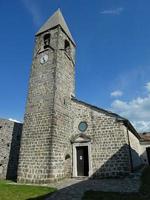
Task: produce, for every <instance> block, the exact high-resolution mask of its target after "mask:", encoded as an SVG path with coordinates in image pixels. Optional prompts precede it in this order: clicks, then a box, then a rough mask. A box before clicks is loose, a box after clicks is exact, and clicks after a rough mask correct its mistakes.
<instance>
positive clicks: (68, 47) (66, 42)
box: [64, 40, 70, 54]
mask: <svg viewBox="0 0 150 200" xmlns="http://www.w3.org/2000/svg"><path fill="white" fill-rule="evenodd" d="M64 49H65V51H66V52H67V53H68V54H70V43H69V42H68V40H65V47H64Z"/></svg>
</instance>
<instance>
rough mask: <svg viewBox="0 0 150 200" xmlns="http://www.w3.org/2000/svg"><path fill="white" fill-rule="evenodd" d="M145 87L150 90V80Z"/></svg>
mask: <svg viewBox="0 0 150 200" xmlns="http://www.w3.org/2000/svg"><path fill="white" fill-rule="evenodd" d="M145 88H146V89H147V91H149V92H150V82H148V83H146V85H145Z"/></svg>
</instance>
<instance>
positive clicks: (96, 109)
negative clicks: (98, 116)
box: [72, 97, 141, 140]
mask: <svg viewBox="0 0 150 200" xmlns="http://www.w3.org/2000/svg"><path fill="white" fill-rule="evenodd" d="M72 100H73V101H74V102H77V103H80V104H82V105H85V106H87V107H89V108H91V109H93V110H95V111H98V112H102V113H105V114H106V115H109V116H111V117H115V118H116V120H117V121H118V122H123V123H124V125H125V126H126V127H127V128H128V129H129V130H131V132H132V133H133V134H134V135H135V136H136V137H137V138H138V139H139V140H140V139H141V137H140V135H139V134H138V132H137V131H136V129H135V128H134V127H133V125H132V124H131V122H130V121H129V120H128V119H126V118H124V117H121V116H120V115H118V114H116V113H113V112H111V111H108V110H105V109H103V108H99V107H97V106H94V105H91V104H89V103H86V102H84V101H80V100H78V99H76V98H75V97H72Z"/></svg>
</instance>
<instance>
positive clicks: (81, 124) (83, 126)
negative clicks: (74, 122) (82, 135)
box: [78, 122, 88, 132]
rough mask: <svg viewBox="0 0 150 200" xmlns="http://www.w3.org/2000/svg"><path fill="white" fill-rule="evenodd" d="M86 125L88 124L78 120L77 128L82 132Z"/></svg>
mask: <svg viewBox="0 0 150 200" xmlns="http://www.w3.org/2000/svg"><path fill="white" fill-rule="evenodd" d="M87 127H88V125H87V123H86V122H80V124H79V126H78V128H79V130H80V131H82V132H84V131H86V129H87Z"/></svg>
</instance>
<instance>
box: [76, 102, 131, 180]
mask: <svg viewBox="0 0 150 200" xmlns="http://www.w3.org/2000/svg"><path fill="white" fill-rule="evenodd" d="M72 113H73V114H74V117H73V119H74V120H73V121H74V123H73V124H74V125H73V134H74V135H76V134H81V132H80V131H79V129H78V125H79V123H80V122H81V121H86V122H87V124H88V128H87V130H86V131H85V132H84V134H86V135H87V136H88V137H90V138H91V155H92V159H91V161H90V162H92V171H93V175H92V176H93V177H99V178H100V177H117V176H122V175H125V174H128V173H129V172H130V170H131V163H130V155H129V144H128V137H127V133H126V131H125V129H124V125H123V124H122V123H119V122H117V121H116V117H115V116H112V115H111V114H109V113H107V112H105V111H103V110H100V109H95V108H92V106H89V105H87V104H84V103H81V102H78V101H76V100H73V101H72Z"/></svg>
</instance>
